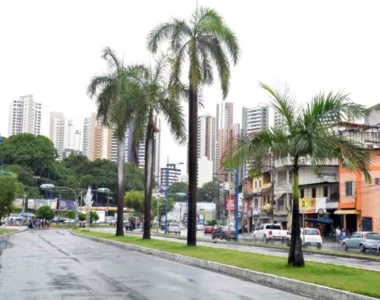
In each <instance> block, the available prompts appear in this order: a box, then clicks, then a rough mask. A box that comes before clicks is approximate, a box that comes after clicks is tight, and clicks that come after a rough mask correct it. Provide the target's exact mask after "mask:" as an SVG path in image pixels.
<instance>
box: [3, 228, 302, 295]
mask: <svg viewBox="0 0 380 300" xmlns="http://www.w3.org/2000/svg"><path fill="white" fill-rule="evenodd" d="M0 299H9V300H18V299H22V300H23V299H27V300H33V299H38V300H40V299H44V300H45V299H54V300H57V299H68V300H69V299H70V300H77V299H91V300H97V299H107V300H108V299H132V300H139V299H143V300H144V299H155V300H156V299H157V300H159V299H165V300H168V299H194V300H195V299H197V300H198V299H240V300H243V299H247V300H248V299H268V300H272V299H281V300H287V299H289V300H290V299H292V300H301V299H307V298H303V297H299V296H295V295H292V294H289V293H285V292H282V291H278V290H275V289H271V288H267V287H264V286H260V285H257V284H253V283H250V282H246V281H243V280H239V279H235V278H232V277H228V276H224V275H221V274H216V273H213V272H209V271H205V270H201V269H197V268H193V267H190V266H184V265H181V264H177V263H172V262H169V261H167V260H162V259H159V258H156V257H152V256H148V255H145V254H141V253H137V252H133V251H126V250H123V249H120V248H118V247H114V246H110V245H105V244H102V243H97V242H94V241H90V240H87V239H83V238H80V237H76V236H73V235H71V234H70V233H69V232H67V231H59V230H48V231H35V232H23V233H19V234H16V235H13V236H11V237H10V238H9V241H8V244H7V247H6V248H5V249H3V252H2V255H1V256H0Z"/></svg>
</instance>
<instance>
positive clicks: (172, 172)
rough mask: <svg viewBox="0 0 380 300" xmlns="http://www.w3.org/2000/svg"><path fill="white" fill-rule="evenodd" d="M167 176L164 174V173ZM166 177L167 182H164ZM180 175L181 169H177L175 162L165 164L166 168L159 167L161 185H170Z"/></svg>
mask: <svg viewBox="0 0 380 300" xmlns="http://www.w3.org/2000/svg"><path fill="white" fill-rule="evenodd" d="M167 174H168V175H169V176H166V175H167ZM166 177H167V178H168V182H166ZM180 177H181V169H177V167H176V164H167V165H166V168H161V176H160V179H161V186H166V185H167V183H168V185H169V186H171V185H172V184H173V183H174V182H177V181H178V180H179V179H180Z"/></svg>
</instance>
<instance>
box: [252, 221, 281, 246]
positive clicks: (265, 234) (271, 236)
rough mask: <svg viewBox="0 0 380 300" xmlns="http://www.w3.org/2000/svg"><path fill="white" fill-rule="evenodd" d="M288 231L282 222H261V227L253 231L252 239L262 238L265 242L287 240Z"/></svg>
mask: <svg viewBox="0 0 380 300" xmlns="http://www.w3.org/2000/svg"><path fill="white" fill-rule="evenodd" d="M286 235H287V232H286V230H283V229H282V227H281V225H280V224H271V223H268V224H261V225H260V227H259V228H258V229H257V230H255V231H254V232H253V235H252V239H253V241H254V242H256V241H258V240H262V241H263V242H264V243H268V242H269V241H274V240H278V241H285V240H286V239H287V237H286Z"/></svg>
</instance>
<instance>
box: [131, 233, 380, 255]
mask: <svg viewBox="0 0 380 300" xmlns="http://www.w3.org/2000/svg"><path fill="white" fill-rule="evenodd" d="M126 233H127V234H133V235H140V236H141V235H142V232H129V231H128V232H126ZM151 234H152V236H158V237H163V238H170V239H178V240H186V237H184V236H176V235H168V234H164V233H158V234H157V233H151ZM197 241H199V242H204V243H214V244H229V245H242V246H250V247H258V248H269V249H276V250H282V251H289V247H287V246H281V245H268V244H263V243H253V242H245V241H237V242H236V241H234V240H231V241H227V240H210V239H205V238H198V237H197ZM302 251H303V253H305V254H318V255H328V256H335V257H341V258H354V259H361V260H363V261H375V262H380V257H376V256H370V255H365V254H355V253H346V252H338V251H333V250H314V249H302Z"/></svg>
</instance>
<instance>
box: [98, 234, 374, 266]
mask: <svg viewBox="0 0 380 300" xmlns="http://www.w3.org/2000/svg"><path fill="white" fill-rule="evenodd" d="M92 230H96V231H101V232H109V233H115V228H96V229H92ZM126 234H128V232H126ZM202 234H203V233H202ZM152 238H154V239H159V240H166V241H167V240H169V241H172V242H178V243H186V240H179V239H176V238H170V237H169V238H167V237H161V236H152ZM197 245H200V246H206V247H212V248H223V249H229V250H237V251H243V252H252V253H258V254H264V255H271V256H277V257H284V258H287V257H288V253H287V252H285V251H283V250H281V249H273V248H264V247H254V246H245V245H233V244H222V243H218V244H216V243H212V242H211V240H210V242H200V241H198V242H197ZM304 259H305V261H312V262H318V263H327V264H333V265H338V266H347V267H352V268H359V269H365V270H371V271H377V272H380V262H374V261H365V260H361V259H354V258H343V257H336V256H330V255H322V254H309V253H304Z"/></svg>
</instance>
